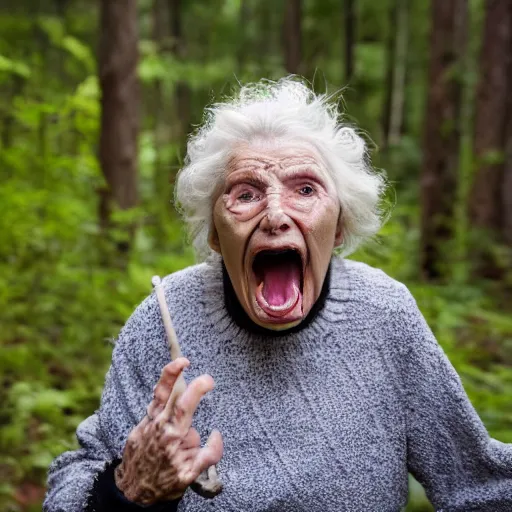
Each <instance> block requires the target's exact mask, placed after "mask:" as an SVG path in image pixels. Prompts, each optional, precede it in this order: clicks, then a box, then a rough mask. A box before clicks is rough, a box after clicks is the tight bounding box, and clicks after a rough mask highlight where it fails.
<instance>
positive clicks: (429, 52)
mask: <svg viewBox="0 0 512 512" xmlns="http://www.w3.org/2000/svg"><path fill="white" fill-rule="evenodd" d="M511 56H512V2H510V1H509V0H487V1H486V0H431V1H427V0H425V1H415V2H412V1H407V0H382V1H379V2H375V1H373V0H182V1H180V0H138V1H136V0H103V1H97V2H92V1H88V0H32V1H30V0H2V2H1V6H0V147H1V150H0V343H1V355H0V368H1V386H0V510H6V511H32V510H34V511H35V510H40V509H41V501H42V497H43V495H44V485H45V478H46V470H47V467H48V465H49V464H50V462H51V461H52V459H53V458H54V457H55V456H56V455H58V454H60V453H61V452H62V451H64V450H68V449H73V448H75V447H76V441H75V437H74V431H75V429H76V426H77V425H78V423H79V422H80V421H81V420H83V419H84V418H85V417H86V416H88V415H90V414H91V413H92V412H93V411H94V410H95V409H96V408H97V406H98V403H99V397H100V393H101V390H102V387H103V382H104V376H105V372H106V370H107V368H108V365H109V361H110V357H111V351H112V341H113V339H114V338H115V336H116V335H117V333H118V331H119V328H120V327H121V326H122V324H123V323H124V322H125V321H126V319H127V318H128V316H129V315H130V314H131V312H132V311H133V308H134V307H135V306H136V305H137V304H138V303H139V302H140V301H141V300H142V299H143V298H144V297H145V296H146V295H147V294H148V293H150V291H151V283H150V281H151V276H153V275H154V274H160V275H165V274H168V273H170V272H172V271H175V270H177V269H180V268H182V267H184V266H187V265H190V264H192V263H193V261H194V257H193V253H192V251H191V249H190V247H189V246H188V245H187V243H186V239H185V236H184V231H183V228H182V224H181V222H180V220H179V218H178V216H177V214H176V213H175V212H174V210H173V207H172V204H171V202H170V201H171V199H172V194H173V181H174V179H175V176H176V172H177V171H178V169H179V168H180V166H181V164H182V161H183V158H184V147H185V140H186V136H187V134H188V133H189V132H190V131H191V130H193V129H195V127H196V126H197V125H198V124H199V123H200V122H201V119H202V115H203V110H204V107H205V106H206V105H208V104H210V103H212V102H213V101H216V100H219V99H222V97H223V96H225V95H227V94H230V93H232V92H233V91H235V90H236V88H237V86H238V82H242V83H245V82H248V81H254V80H258V79H260V78H262V77H266V78H272V79H276V78H279V77H282V76H286V75H287V74H300V75H303V76H304V77H306V78H307V79H308V80H309V81H310V82H311V84H312V86H313V87H314V89H315V90H316V91H317V92H327V93H332V92H335V91H339V90H340V89H342V90H343V102H341V100H340V107H342V108H343V109H344V111H345V114H344V118H345V121H346V122H348V123H354V124H357V125H358V126H360V127H361V129H362V130H364V132H365V133H367V134H368V143H369V144H370V147H371V148H372V157H373V162H374V164H375V166H376V167H378V168H383V169H385V170H386V171H387V174H388V176H389V179H390V182H391V183H392V185H393V192H392V193H391V194H390V195H389V197H388V200H389V202H390V203H394V204H395V207H394V212H393V216H392V217H391V219H390V220H389V221H388V222H387V224H386V225H385V226H384V228H383V229H382V231H381V234H380V236H379V237H378V238H377V239H376V240H375V241H372V242H371V243H368V244H367V245H366V246H365V247H364V248H363V249H361V250H359V251H358V253H356V254H354V255H353V256H351V257H352V258H354V259H358V260H362V261H366V262H368V263H369V264H371V265H374V266H377V267H380V268H382V269H383V270H385V271H386V272H387V273H389V274H390V275H391V276H393V277H395V278H396V279H399V280H401V281H403V282H405V283H406V284H407V285H408V286H409V287H410V289H411V291H412V292H413V294H414V295H415V297H416V299H417V301H418V303H419V305H420V307H421V309H422V311H423V313H424V314H425V316H426V318H427V320H428V322H429V324H430V325H431V327H432V328H433V330H434V331H435V333H436V335H437V337H438V340H439V342H440V343H441V344H442V346H443V348H444V349H445V351H446V352H447V353H448V356H449V357H450V360H451V361H452V363H453V364H454V366H455V367H456V369H457V371H458V372H459V374H460V375H461V377H462V380H463V382H464V385H465V388H466V390H467V392H468V394H469V396H470V398H471V400H472V402H473V404H474V406H475V407H476V409H477V410H478V413H479V414H480V416H481V418H482V419H483V421H484V423H485V425H486V426H487V428H488V429H489V432H490V433H491V435H492V436H493V437H495V438H497V439H499V440H501V441H504V442H512V410H511V406H510V405H511V400H512V369H511V363H512V314H511V313H512V271H511V268H512V99H511V98H512V94H510V91H511V90H512V60H511ZM410 495H411V498H410V503H409V508H408V510H409V511H415V512H419V511H427V510H432V509H431V508H430V505H429V504H428V502H427V500H426V499H425V498H424V495H423V493H422V490H421V488H420V486H419V484H417V483H415V482H414V481H413V480H411V493H410ZM375 512H376V511H375Z"/></svg>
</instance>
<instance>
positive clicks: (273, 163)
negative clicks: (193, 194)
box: [226, 142, 326, 175]
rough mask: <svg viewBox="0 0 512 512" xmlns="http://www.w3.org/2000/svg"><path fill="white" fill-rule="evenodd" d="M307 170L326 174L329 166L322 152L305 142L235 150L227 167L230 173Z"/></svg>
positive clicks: (249, 146) (241, 147)
mask: <svg viewBox="0 0 512 512" xmlns="http://www.w3.org/2000/svg"><path fill="white" fill-rule="evenodd" d="M300 168H307V169H308V170H310V171H312V172H315V173H319V174H321V175H324V174H325V170H326V169H325V165H324V164H323V162H322V159H321V157H320V155H319V153H318V151H317V150H316V149H315V148H314V147H313V146H312V145H310V144H307V143H303V142H287V143H284V142H280V143H274V142H272V143H258V144H251V145H241V146H239V147H237V148H236V149H235V151H234V152H233V154H232V156H231V158H230V159H229V161H228V164H227V167H226V174H227V175H230V174H232V173H235V172H236V173H238V172H240V171H247V172H263V171H269V170H272V171H274V172H275V171H285V172H286V171H290V172H293V170H295V169H300Z"/></svg>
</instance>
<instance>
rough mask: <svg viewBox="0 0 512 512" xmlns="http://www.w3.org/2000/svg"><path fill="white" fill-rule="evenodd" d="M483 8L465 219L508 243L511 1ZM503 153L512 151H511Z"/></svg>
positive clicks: (483, 271)
mask: <svg viewBox="0 0 512 512" xmlns="http://www.w3.org/2000/svg"><path fill="white" fill-rule="evenodd" d="M485 5H486V16H485V26H484V35H483V42H482V49H481V54H480V83H479V85H478V90H477V98H476V113H475V128H474V141H473V150H474V156H475V160H476V164H477V173H476V176H475V180H474V182H473V188H472V191H471V200H470V203H469V216H470V221H471V224H472V226H474V227H476V228H480V229H483V230H486V231H488V232H489V234H491V235H494V236H496V235H498V239H499V233H500V232H504V233H505V238H507V237H508V239H509V240H510V236H508V235H507V227H506V226H505V225H504V220H505V218H506V210H507V207H506V206H505V205H506V203H507V200H506V198H505V197H504V195H506V193H505V190H506V189H507V186H508V187H510V176H509V174H510V168H511V164H510V161H509V160H508V159H507V158H506V156H505V153H506V151H507V147H506V131H507V111H508V117H509V130H510V131H512V128H510V117H511V116H512V112H511V110H512V109H511V107H510V100H509V97H510V91H511V88H512V77H511V72H510V55H511V51H512V4H511V2H510V0H487V1H486V4H485ZM507 105H508V108H507V107H506V106H507ZM509 136H510V135H509ZM508 150H509V151H511V149H510V147H509V148H508ZM507 160H508V161H507ZM505 169H507V170H506V173H505ZM508 201H510V196H508ZM508 204H509V205H510V203H508ZM508 222H509V220H507V222H506V223H508ZM506 223H505V224H506ZM479 256H480V258H479V259H480V261H477V262H476V263H477V266H478V267H479V273H480V274H482V275H485V274H489V273H490V274H493V273H494V270H493V269H492V268H490V267H492V266H493V264H492V262H491V261H490V260H489V259H488V258H487V257H486V256H483V255H482V254H480V255H479ZM482 257H483V260H484V261H482V259H481V258H482ZM484 267H488V268H487V269H485V268H484Z"/></svg>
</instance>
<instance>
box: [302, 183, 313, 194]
mask: <svg viewBox="0 0 512 512" xmlns="http://www.w3.org/2000/svg"><path fill="white" fill-rule="evenodd" d="M314 191H315V190H314V189H313V187H312V186H311V185H304V186H303V187H301V188H299V194H300V195H302V196H310V195H312V194H313V192H314Z"/></svg>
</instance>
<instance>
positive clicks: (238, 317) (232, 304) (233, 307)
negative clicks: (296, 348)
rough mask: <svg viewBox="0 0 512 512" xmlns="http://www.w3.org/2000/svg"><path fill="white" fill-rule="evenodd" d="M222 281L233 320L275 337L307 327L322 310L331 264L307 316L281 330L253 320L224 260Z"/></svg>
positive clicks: (245, 327) (256, 332)
mask: <svg viewBox="0 0 512 512" xmlns="http://www.w3.org/2000/svg"><path fill="white" fill-rule="evenodd" d="M222 281H223V288H224V303H225V305H226V310H227V312H228V314H229V316H230V317H231V319H232V320H233V322H235V324H236V325H237V326H238V327H240V328H242V329H245V330H246V331H249V332H252V333H254V334H261V335H264V336H270V337H273V338H278V337H280V336H286V335H287V334H292V333H295V332H299V331H302V329H304V328H305V327H307V326H308V325H309V324H310V323H311V322H312V321H313V319H314V318H315V317H316V316H317V314H318V313H319V312H320V311H321V310H322V308H323V307H324V304H325V299H326V297H327V295H328V294H329V285H330V281H331V265H329V267H328V269H327V274H326V275H325V279H324V284H323V286H322V290H321V292H320V296H319V297H318V299H317V301H316V302H315V303H314V304H313V307H312V308H311V311H310V312H309V313H308V315H307V316H306V318H305V319H304V320H302V322H300V323H299V324H297V325H296V326H294V327H291V328H290V329H284V330H281V331H275V330H273V329H266V328H265V327H261V326H260V325H258V324H256V323H255V322H253V321H252V320H251V319H250V318H249V315H248V314H247V313H246V312H245V309H244V308H243V307H242V305H241V304H240V301H239V300H238V298H237V296H236V293H235V290H234V288H233V285H232V284H231V279H230V278H229V274H228V271H227V270H226V266H225V265H224V262H223V263H222Z"/></svg>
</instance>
